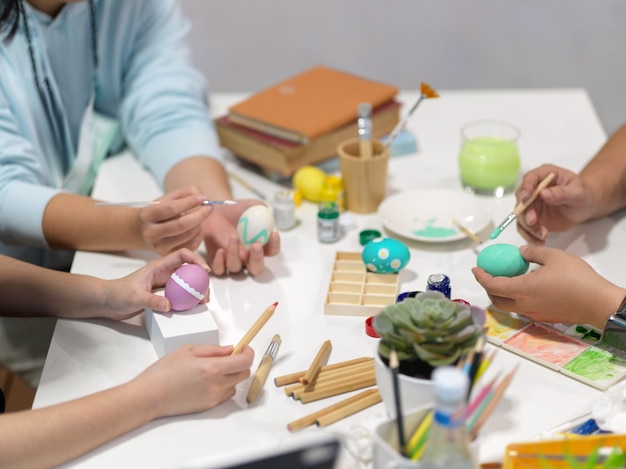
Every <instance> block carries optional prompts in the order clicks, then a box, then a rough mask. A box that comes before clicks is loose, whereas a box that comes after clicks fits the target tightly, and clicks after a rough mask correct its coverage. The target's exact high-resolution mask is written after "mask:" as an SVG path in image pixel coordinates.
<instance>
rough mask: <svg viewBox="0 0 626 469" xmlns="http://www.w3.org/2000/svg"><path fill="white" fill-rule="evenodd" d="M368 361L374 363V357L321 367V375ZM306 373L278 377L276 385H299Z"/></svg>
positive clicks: (300, 372) (299, 372)
mask: <svg viewBox="0 0 626 469" xmlns="http://www.w3.org/2000/svg"><path fill="white" fill-rule="evenodd" d="M368 361H369V362H372V363H373V361H374V359H373V358H372V357H360V358H353V359H352V360H346V361H343V362H338V363H332V364H330V365H326V366H323V367H321V368H320V373H323V372H325V371H330V370H337V369H339V368H343V367H346V366H350V365H355V364H357V363H363V362H368ZM306 372H307V370H303V371H296V372H294V373H289V374H288V375H282V376H277V377H276V378H274V385H275V386H276V387H278V388H279V387H281V386H286V385H287V384H293V383H297V382H298V380H299V379H300V378H301V377H302V376H304V374H305V373H306Z"/></svg>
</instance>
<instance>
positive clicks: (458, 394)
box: [421, 366, 476, 469]
mask: <svg viewBox="0 0 626 469" xmlns="http://www.w3.org/2000/svg"><path fill="white" fill-rule="evenodd" d="M432 379H433V384H434V392H435V408H434V415H433V423H432V426H431V428H430V432H429V434H428V441H427V442H426V447H425V448H424V454H423V455H422V458H421V462H422V463H423V467H424V468H428V469H440V468H441V469H444V468H445V469H473V468H475V467H476V461H474V455H473V453H472V451H471V448H470V440H469V434H468V432H467V428H466V426H465V398H466V396H467V388H468V386H469V378H468V376H467V374H465V373H464V372H463V371H461V370H459V369H457V368H455V367H452V366H442V367H439V368H436V369H435V371H434V372H433V376H432Z"/></svg>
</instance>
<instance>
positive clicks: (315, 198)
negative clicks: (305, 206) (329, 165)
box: [292, 166, 326, 202]
mask: <svg viewBox="0 0 626 469" xmlns="http://www.w3.org/2000/svg"><path fill="white" fill-rule="evenodd" d="M325 180H326V173H325V172H324V171H322V170H321V169H320V168H318V167H316V166H302V167H301V168H299V169H298V170H296V172H295V173H294V175H293V179H292V182H293V187H294V188H295V189H297V190H298V191H300V193H301V194H302V197H304V198H305V199H306V200H308V201H310V202H319V201H320V192H321V191H322V187H324V181H325Z"/></svg>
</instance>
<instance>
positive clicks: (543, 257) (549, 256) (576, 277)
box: [472, 246, 626, 329]
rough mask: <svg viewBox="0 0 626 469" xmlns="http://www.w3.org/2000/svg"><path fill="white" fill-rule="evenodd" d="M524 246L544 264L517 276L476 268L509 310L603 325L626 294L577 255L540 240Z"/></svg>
mask: <svg viewBox="0 0 626 469" xmlns="http://www.w3.org/2000/svg"><path fill="white" fill-rule="evenodd" d="M520 252H521V254H522V256H523V257H524V258H525V259H526V260H527V261H529V262H535V263H537V264H539V265H540V267H539V268H538V269H536V270H533V271H531V272H529V273H527V274H525V275H520V276H519V277H512V278H509V277H492V276H491V275H489V274H488V273H486V272H485V271H484V270H482V269H480V268H478V267H475V268H473V269H472V273H473V274H474V277H475V278H476V280H477V281H478V283H479V284H480V285H481V286H482V287H483V288H484V289H485V290H486V292H487V294H488V295H489V298H490V299H491V301H492V303H493V304H494V305H495V306H496V307H497V308H500V309H502V310H504V311H512V312H515V313H520V314H523V315H526V316H528V317H530V318H532V319H534V320H536V321H541V322H548V323H556V322H562V323H566V324H590V325H593V326H595V327H597V328H599V329H602V328H603V327H604V323H605V322H606V320H607V319H608V317H609V316H610V315H611V314H613V313H614V312H615V311H617V309H618V308H619V306H620V304H621V303H622V300H623V299H624V296H626V289H624V288H621V287H618V286H617V285H614V284H613V283H611V282H609V281H608V280H607V279H605V278H603V277H602V276H601V275H599V274H598V273H597V272H596V271H595V270H593V268H592V267H591V266H590V265H589V264H587V263H586V262H585V261H584V260H582V259H581V258H579V257H577V256H574V255H571V254H568V253H566V252H564V251H561V250H559V249H553V248H546V247H538V246H522V247H521V248H520Z"/></svg>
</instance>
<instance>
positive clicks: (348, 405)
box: [287, 389, 381, 432]
mask: <svg viewBox="0 0 626 469" xmlns="http://www.w3.org/2000/svg"><path fill="white" fill-rule="evenodd" d="M380 400H381V397H380V393H379V392H378V389H367V390H366V391H363V392H361V393H359V394H357V395H356V396H352V397H350V398H348V399H344V400H343V401H341V402H338V403H336V404H333V405H331V406H328V407H325V408H324V409H321V410H318V411H317V412H313V413H311V414H309V415H306V416H304V417H302V418H299V419H298V420H294V421H293V422H291V423H289V424H287V429H288V430H289V431H290V432H295V431H298V430H301V429H303V428H306V427H308V426H310V425H313V424H315V423H317V422H318V420H319V419H322V422H323V424H324V425H329V424H330V423H334V422H336V421H337V420H340V419H341V418H344V417H347V416H349V415H352V414H354V413H356V412H358V411H360V410H363V409H365V408H367V407H369V406H372V405H374V404H377V403H378V402H380ZM338 415H343V416H342V417H340V418H337V416H338ZM325 417H326V418H325ZM331 420H332V422H331Z"/></svg>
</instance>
